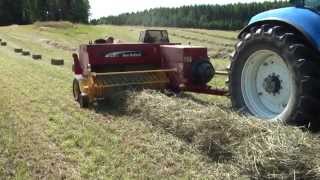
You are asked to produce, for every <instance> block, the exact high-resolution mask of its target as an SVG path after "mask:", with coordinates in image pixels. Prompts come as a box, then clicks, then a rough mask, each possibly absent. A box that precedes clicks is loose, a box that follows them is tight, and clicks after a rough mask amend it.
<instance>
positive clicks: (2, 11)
mask: <svg viewBox="0 0 320 180" xmlns="http://www.w3.org/2000/svg"><path fill="white" fill-rule="evenodd" d="M89 10H90V4H89V1H88V0H0V25H9V24H29V23H33V22H35V21H60V20H65V21H71V22H79V23H87V22H88V19H89V15H90V14H89Z"/></svg>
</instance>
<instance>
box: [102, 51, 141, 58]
mask: <svg viewBox="0 0 320 180" xmlns="http://www.w3.org/2000/svg"><path fill="white" fill-rule="evenodd" d="M142 55H143V53H142V52H141V51H114V52H108V53H107V54H106V55H105V57H106V58H114V57H141V56H142Z"/></svg>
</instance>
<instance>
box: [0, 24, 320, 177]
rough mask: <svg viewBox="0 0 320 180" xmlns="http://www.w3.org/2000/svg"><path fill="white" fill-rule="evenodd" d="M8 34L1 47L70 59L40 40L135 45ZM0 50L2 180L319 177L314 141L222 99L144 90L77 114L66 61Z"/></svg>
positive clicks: (72, 33)
mask: <svg viewBox="0 0 320 180" xmlns="http://www.w3.org/2000/svg"><path fill="white" fill-rule="evenodd" d="M8 28H13V27H5V28H0V32H7V33H6V34H5V36H6V38H8V39H9V43H11V44H12V43H14V44H16V45H17V46H19V47H23V48H25V47H28V43H30V44H32V47H34V48H35V50H37V52H39V53H43V54H45V52H48V54H47V55H50V56H52V55H53V54H59V57H60V56H61V57H62V58H65V59H68V58H69V57H70V56H71V52H69V51H66V50H63V49H56V48H52V49H50V50H47V47H45V46H43V44H42V42H41V41H39V40H38V39H39V38H45V39H50V40H55V41H57V42H58V43H61V44H64V45H70V46H76V44H77V43H80V42H86V41H88V40H89V39H94V38H95V37H101V36H102V35H103V34H110V35H112V36H115V37H123V39H128V40H130V39H131V40H133V39H134V38H136V34H137V32H138V29H139V28H141V27H138V28H137V27H117V26H98V27H91V26H83V25H80V26H77V27H76V28H67V29H61V28H60V29H57V28H52V29H49V30H46V31H41V32H40V31H39V29H38V28H37V27H34V26H20V27H15V31H14V32H11V31H10V32H8V31H7V30H8ZM133 29H134V30H133ZM201 31H202V30H201ZM85 32H87V34H84V33H85ZM209 33H211V32H209ZM121 34H123V36H121ZM2 35H4V34H2ZM36 35H37V36H36ZM199 36H201V34H200V35H199ZM68 43H70V44H68ZM0 54H1V56H0V72H1V76H0V84H1V86H0V93H1V94H2V95H3V96H1V97H0V100H1V102H5V103H2V104H0V112H1V113H0V143H1V145H2V146H0V176H1V177H4V179H57V178H62V179H63V178H67V179H106V178H110V179H116V178H117V179H166V178H167V179H179V178H180V179H270V178H271V179H272V178H274V179H281V178H282V179H287V178H289V179H293V178H297V179H319V178H320V175H319V174H320V173H319V170H320V164H319V162H320V157H319V155H318V151H319V145H318V144H319V140H318V139H317V138H315V137H313V135H310V134H308V133H306V132H302V131H301V130H299V129H296V128H292V127H284V126H282V125H281V124H277V123H274V124H272V123H265V122H258V121H255V120H252V119H246V118H243V117H239V116H238V115H235V114H233V113H231V112H230V110H225V108H228V107H229V102H228V100H227V99H226V98H222V97H215V96H206V95H201V96H200V95H197V96H193V95H189V94H188V95H183V96H181V97H179V98H176V97H171V98H169V97H167V96H164V95H163V94H160V93H158V92H153V91H144V92H140V93H129V95H127V96H124V95H122V94H119V95H118V96H115V98H114V99H113V100H110V101H107V102H106V103H105V104H102V105H101V106H99V107H96V108H92V109H90V110H81V109H79V108H78V106H77V104H76V103H75V102H74V101H73V98H72V95H71V82H72V78H73V77H72V72H71V71H70V69H69V68H70V66H71V61H69V62H68V61H67V66H66V67H62V68H60V67H52V66H51V65H50V64H49V63H47V61H44V62H35V61H31V60H28V59H27V58H23V57H20V56H17V55H16V54H15V53H13V52H12V51H9V50H8V49H6V48H0ZM218 64H220V63H218ZM223 65H224V64H223ZM222 82H223V81H222V80H221V82H220V81H219V82H217V83H222ZM124 97H126V98H124Z"/></svg>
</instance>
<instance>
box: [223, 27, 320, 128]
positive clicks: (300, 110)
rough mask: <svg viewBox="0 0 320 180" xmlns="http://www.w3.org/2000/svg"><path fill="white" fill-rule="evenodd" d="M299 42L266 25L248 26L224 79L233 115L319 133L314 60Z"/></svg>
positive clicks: (319, 80) (318, 67)
mask: <svg viewBox="0 0 320 180" xmlns="http://www.w3.org/2000/svg"><path fill="white" fill-rule="evenodd" d="M301 37H302V35H298V34H297V33H295V31H293V30H290V29H288V28H286V27H282V26H271V25H262V26H259V27H254V28H252V29H251V30H250V32H247V33H246V34H244V35H243V36H242V37H241V39H240V41H239V42H238V43H237V45H236V50H235V53H234V54H233V56H232V62H231V65H230V74H229V90H230V98H231V101H232V105H233V107H234V109H235V110H237V111H239V112H241V113H244V114H247V115H253V116H255V117H257V118H259V119H264V120H269V121H281V122H284V123H286V124H289V125H295V126H301V127H306V128H309V129H310V130H313V131H318V130H319V124H320V123H319V119H320V118H319V117H320V64H319V62H317V60H318V59H319V58H318V57H319V55H318V53H317V52H315V51H314V50H312V47H310V45H309V44H308V43H306V42H305V40H303V39H302V38H301Z"/></svg>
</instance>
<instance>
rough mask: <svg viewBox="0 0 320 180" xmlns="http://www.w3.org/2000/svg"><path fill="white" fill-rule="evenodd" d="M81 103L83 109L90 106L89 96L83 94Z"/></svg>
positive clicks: (80, 99)
mask: <svg viewBox="0 0 320 180" xmlns="http://www.w3.org/2000/svg"><path fill="white" fill-rule="evenodd" d="M79 104H80V107H81V108H83V109H86V108H89V97H88V96H87V95H82V94H81V95H80V98H79Z"/></svg>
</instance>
